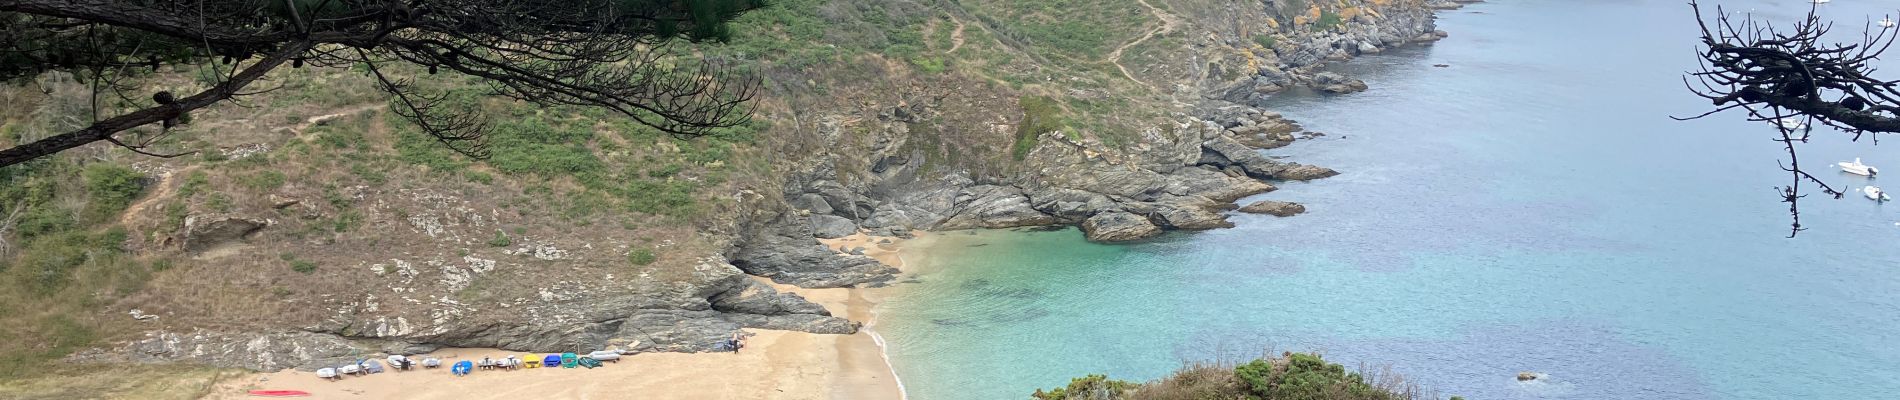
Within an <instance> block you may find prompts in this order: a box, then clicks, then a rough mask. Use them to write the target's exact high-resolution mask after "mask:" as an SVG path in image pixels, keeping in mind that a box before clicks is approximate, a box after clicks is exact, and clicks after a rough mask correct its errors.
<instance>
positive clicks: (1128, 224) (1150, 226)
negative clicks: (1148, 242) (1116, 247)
mask: <svg viewBox="0 0 1900 400" xmlns="http://www.w3.org/2000/svg"><path fill="white" fill-rule="evenodd" d="M1082 233H1083V234H1086V235H1088V238H1089V240H1093V241H1097V242H1127V241H1134V240H1141V239H1147V238H1151V237H1155V235H1160V234H1161V228H1160V227H1157V226H1155V225H1154V223H1152V222H1148V219H1147V218H1142V217H1141V216H1139V215H1135V214H1129V213H1126V212H1121V211H1114V212H1106V213H1101V214H1097V215H1096V216H1093V217H1089V219H1088V220H1086V221H1082Z"/></svg>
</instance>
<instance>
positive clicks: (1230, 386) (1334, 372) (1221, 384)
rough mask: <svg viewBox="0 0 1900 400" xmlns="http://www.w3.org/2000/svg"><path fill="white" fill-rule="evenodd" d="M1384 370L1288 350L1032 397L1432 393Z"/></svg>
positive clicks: (1405, 398) (1285, 397) (1146, 399)
mask: <svg viewBox="0 0 1900 400" xmlns="http://www.w3.org/2000/svg"><path fill="white" fill-rule="evenodd" d="M1419 392H1420V391H1419V390H1418V388H1417V387H1416V386H1414V385H1409V384H1406V383H1404V381H1403V380H1402V379H1399V378H1398V377H1396V376H1392V375H1389V374H1382V375H1378V376H1376V377H1374V378H1372V379H1368V378H1367V377H1366V376H1365V375H1362V374H1361V373H1359V372H1348V371H1347V370H1346V368H1345V367H1344V366H1341V365H1339V364H1335V363H1329V362H1326V360H1324V359H1322V358H1320V356H1319V355H1318V354H1308V353H1287V354H1284V355H1283V356H1282V357H1279V358H1274V359H1259V360H1254V361H1252V362H1248V363H1245V364H1240V365H1237V366H1233V367H1228V366H1224V365H1220V364H1211V363H1203V364H1192V365H1189V366H1187V367H1184V368H1182V369H1181V370H1180V371H1176V372H1175V373H1174V374H1173V375H1170V376H1167V377H1164V378H1161V379H1159V380H1155V381H1153V382H1148V383H1141V384H1136V383H1129V382H1125V381H1118V380H1111V379H1108V377H1107V376H1103V375H1089V376H1087V377H1082V378H1076V379H1074V380H1072V381H1070V382H1069V385H1068V386H1067V387H1062V388H1056V389H1052V390H1049V391H1046V392H1045V391H1042V390H1037V391H1036V393H1034V394H1031V395H1030V396H1031V397H1032V398H1034V399H1037V400H1080V399H1090V400H1097V399H1099V400H1120V399H1129V400H1199V399H1255V400H1411V399H1419V398H1431V397H1427V396H1423V395H1420V394H1419Z"/></svg>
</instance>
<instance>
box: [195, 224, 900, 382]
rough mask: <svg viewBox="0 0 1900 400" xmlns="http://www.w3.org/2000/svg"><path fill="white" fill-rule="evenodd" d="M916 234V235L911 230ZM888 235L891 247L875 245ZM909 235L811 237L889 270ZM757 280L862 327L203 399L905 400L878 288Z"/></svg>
mask: <svg viewBox="0 0 1900 400" xmlns="http://www.w3.org/2000/svg"><path fill="white" fill-rule="evenodd" d="M919 234H920V235H922V234H924V233H921V232H919ZM885 239H890V240H891V243H878V242H880V241H883V240H885ZM908 240H914V239H899V238H888V237H872V236H867V235H865V234H862V233H860V234H855V235H852V236H848V237H845V238H840V239H821V240H820V241H821V243H823V244H824V245H825V246H826V247H828V248H832V249H838V248H839V247H840V246H843V247H844V248H845V249H850V248H852V247H858V246H863V247H865V249H866V250H865V252H864V254H865V255H866V256H869V257H872V258H873V259H876V260H878V261H879V262H883V263H885V264H887V265H891V266H892V267H896V268H898V269H899V270H903V269H904V268H905V265H904V263H905V261H906V260H905V257H903V254H901V253H902V250H904V249H903V246H902V244H903V243H904V242H905V241H908ZM752 278H753V279H758V280H760V281H761V282H764V283H766V284H768V285H771V286H772V287H773V288H774V289H777V290H779V291H781V292H787V293H796V294H798V295H799V296H803V297H805V298H806V299H807V300H810V301H811V302H813V303H817V304H819V305H823V306H824V307H825V308H826V309H828V310H831V312H832V314H833V315H838V316H842V317H845V318H847V319H850V320H853V321H858V322H862V323H863V324H864V325H863V326H862V327H861V328H860V329H859V330H858V332H857V333H854V334H850V335H826V334H815V333H807V332H797V331H778V330H764V329H744V331H745V332H747V333H748V334H750V336H749V337H748V338H747V339H746V341H747V346H746V347H745V349H744V351H741V352H739V353H738V354H734V353H729V352H720V353H640V354H631V355H627V356H625V357H624V358H622V359H621V360H620V362H617V363H606V364H605V365H603V366H602V367H601V368H595V369H585V368H573V369H564V368H556V369H549V368H536V369H523V370H518V371H480V370H478V371H476V372H475V373H473V374H471V375H469V376H463V377H456V376H454V375H452V374H450V373H449V371H448V364H453V363H454V362H456V361H460V360H471V359H473V360H479V359H481V358H482V357H492V358H502V357H505V356H507V355H523V354H541V353H528V352H520V351H507V350H500V349H481V348H443V349H439V350H436V351H434V352H430V353H427V354H426V355H415V356H411V358H413V359H417V360H420V359H421V358H424V357H431V356H433V357H437V358H440V359H442V360H443V364H444V366H443V367H441V368H435V369H417V370H414V371H403V372H397V371H389V372H384V373H381V374H374V375H369V376H361V377H346V378H343V379H342V380H340V381H334V382H331V381H324V380H322V379H320V378H317V377H316V374H315V373H313V372H306V371H296V370H284V371H278V372H260V373H249V374H244V375H240V376H237V377H233V378H229V379H225V380H223V381H222V382H220V383H218V384H217V385H216V386H215V388H214V389H213V390H212V391H211V393H210V394H208V395H207V396H205V397H204V398H206V399H223V400H237V399H248V398H254V397H251V396H249V395H248V394H247V393H246V392H247V391H249V390H257V389H264V390H301V391H306V392H309V393H311V395H312V397H313V398H355V399H382V398H402V399H443V400H448V399H455V400H465V399H504V398H508V399H513V398H521V397H523V396H536V397H546V396H552V397H556V398H587V397H605V398H616V397H629V396H634V397H644V398H665V399H732V398H791V399H907V398H908V394H907V393H905V391H904V386H903V382H902V380H900V379H899V378H898V377H897V373H896V370H895V368H894V367H893V365H892V364H891V360H890V354H889V353H888V351H887V348H886V347H885V346H886V343H885V341H884V338H883V337H882V336H880V335H878V333H877V330H876V325H877V312H876V307H877V305H878V302H879V301H881V300H882V299H884V298H885V295H887V293H884V292H883V291H884V290H888V288H830V289H804V288H798V287H796V286H792V285H784V284H778V283H774V282H771V281H770V280H769V279H766V278H761V277H752Z"/></svg>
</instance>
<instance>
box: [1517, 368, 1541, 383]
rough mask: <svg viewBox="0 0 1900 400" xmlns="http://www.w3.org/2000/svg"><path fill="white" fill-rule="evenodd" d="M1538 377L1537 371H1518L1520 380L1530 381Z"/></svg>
mask: <svg viewBox="0 0 1900 400" xmlns="http://www.w3.org/2000/svg"><path fill="white" fill-rule="evenodd" d="M1536 379H1537V373H1536V372H1528V371H1526V372H1519V373H1517V380H1518V381H1519V382H1522V381H1529V380H1536Z"/></svg>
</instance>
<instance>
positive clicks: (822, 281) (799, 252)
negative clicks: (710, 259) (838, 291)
mask: <svg viewBox="0 0 1900 400" xmlns="http://www.w3.org/2000/svg"><path fill="white" fill-rule="evenodd" d="M846 223H849V221H848V220H847V221H846ZM809 226H810V225H809V224H808V222H807V220H806V219H805V218H799V217H796V216H793V215H792V214H790V213H785V214H780V215H779V217H777V218H775V219H773V220H770V221H768V222H766V223H765V224H763V225H762V226H760V227H759V228H758V229H756V231H755V232H752V233H751V234H750V235H748V237H746V238H745V239H744V240H740V241H738V243H739V245H738V246H737V247H736V248H735V249H733V250H732V251H730V254H729V257H731V258H732V264H733V265H735V266H738V267H739V269H740V270H743V271H745V273H747V274H752V275H758V276H763V277H767V278H771V279H772V280H774V281H777V282H780V283H787V284H793V285H798V286H799V287H808V288H831V287H848V286H856V285H873V286H875V285H882V284H884V283H886V282H889V281H890V280H891V279H892V278H893V276H894V275H895V274H896V273H897V269H895V268H891V267H890V266H888V265H884V264H880V263H878V262H877V260H873V259H871V258H870V257H864V256H853V255H844V254H838V253H837V252H835V251H833V250H832V249H829V248H826V247H825V246H824V245H821V244H818V241H817V240H816V239H814V238H813V235H812V233H810V232H809V231H807V230H806V229H807V228H808V227H809ZM854 230H855V228H854Z"/></svg>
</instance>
